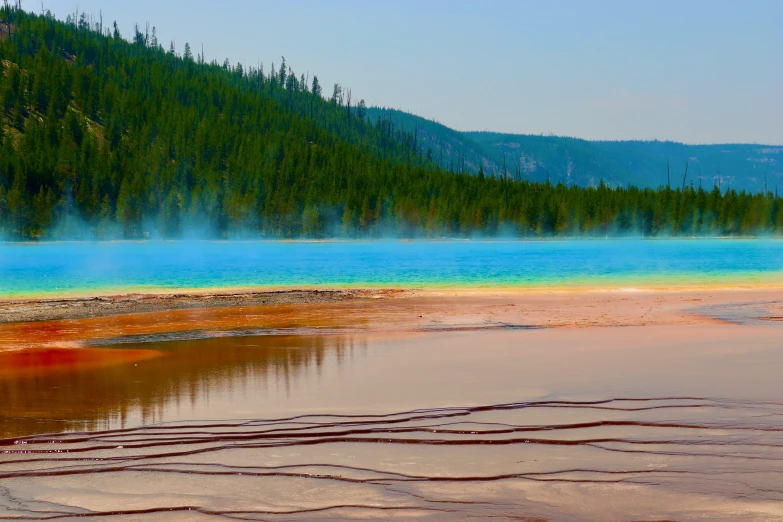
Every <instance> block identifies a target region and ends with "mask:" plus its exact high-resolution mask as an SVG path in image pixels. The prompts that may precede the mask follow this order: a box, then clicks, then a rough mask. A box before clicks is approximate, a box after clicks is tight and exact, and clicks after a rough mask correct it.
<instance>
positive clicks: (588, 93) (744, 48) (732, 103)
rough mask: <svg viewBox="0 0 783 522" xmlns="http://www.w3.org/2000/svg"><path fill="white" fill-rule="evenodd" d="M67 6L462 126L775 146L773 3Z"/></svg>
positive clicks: (779, 138)
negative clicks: (311, 76)
mask: <svg viewBox="0 0 783 522" xmlns="http://www.w3.org/2000/svg"><path fill="white" fill-rule="evenodd" d="M77 3H78V5H79V9H80V10H83V11H87V12H88V13H90V12H91V13H94V14H95V15H96V16H97V14H98V12H99V11H102V12H103V17H104V23H107V22H111V21H112V20H117V22H118V23H119V26H120V29H121V31H122V33H123V35H125V36H126V37H127V36H128V35H129V34H130V33H131V30H132V28H133V24H134V23H136V22H138V23H139V24H140V25H141V26H142V27H143V26H144V23H145V22H149V23H150V25H154V26H156V27H157V30H158V35H159V37H160V39H162V41H163V42H164V45H166V46H168V42H169V41H171V40H174V41H175V42H176V47H177V50H178V52H181V51H182V48H183V47H184V44H185V42H189V43H190V44H191V46H192V47H193V48H194V50H196V49H200V47H201V44H202V42H203V44H204V47H205V51H206V52H205V54H206V57H207V60H212V59H217V60H218V61H220V62H222V61H223V60H224V59H225V58H226V57H229V58H230V59H231V61H232V63H236V62H243V63H245V64H247V65H251V64H252V65H255V64H256V63H257V62H258V60H261V61H262V62H263V63H264V65H265V69H266V70H267V71H268V70H269V65H270V64H271V63H272V62H274V63H275V64H276V65H278V64H279V63H280V56H285V57H286V60H287V61H288V64H289V65H291V66H292V67H293V68H294V70H295V71H296V72H297V73H302V72H307V71H309V72H311V73H315V74H317V75H318V77H319V80H320V81H321V83H322V85H325V86H326V88H325V89H324V90H325V91H331V87H330V86H331V85H332V83H334V82H341V83H343V84H344V85H345V86H347V87H350V88H351V89H352V91H353V95H354V98H355V99H358V98H364V99H365V100H366V101H367V103H368V104H371V105H382V106H388V107H394V108H399V109H403V110H407V111H410V112H413V113H416V114H420V115H422V116H425V117H428V118H433V119H436V120H438V121H440V122H442V123H444V124H446V125H449V126H451V127H454V128H457V129H461V130H495V131H499V132H511V133H533V134H539V133H544V134H548V133H554V134H558V135H568V136H577V137H583V138H589V139H671V140H678V141H685V142H689V143H718V142H761V143H773V144H783V0H767V1H763V0H757V1H749V0H744V1H740V0H737V1H722V0H704V1H698V0H692V1H683V0H680V1H669V0H655V1H636V0H617V1H614V0H602V1H598V0H596V1H592V2H588V1H557V0H530V1H525V0H495V1H491V0H485V1H479V0H475V1H462V0H419V1H413V0H388V1H383V2H381V1H379V0H307V1H306V0H300V1H296V0H292V1H282V0H276V1H257V0H222V1H220V2H217V1H214V0H212V1H206V0H193V1H188V2H182V1H173V0H133V1H113V0H112V1H105V0H104V1H100V0H78V2H76V1H74V0H44V6H45V7H46V8H47V9H50V10H51V11H52V12H53V13H54V14H55V15H57V17H58V18H65V16H66V15H67V14H68V13H69V12H73V11H74V10H75V8H76V5H77ZM23 5H24V7H25V8H27V9H33V8H34V9H36V10H39V9H40V1H39V0H37V2H33V1H32V0H24V3H23Z"/></svg>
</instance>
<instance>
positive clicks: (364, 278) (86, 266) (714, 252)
mask: <svg viewBox="0 0 783 522" xmlns="http://www.w3.org/2000/svg"><path fill="white" fill-rule="evenodd" d="M712 284H719V285H730V286H731V285H755V284H776V285H783V241H774V240H682V241H677V240H669V241H641V240H638V241H531V242H524V241H443V242H439V241H433V242H426V241H422V242H348V241H346V242H273V241H231V242H220V241H193V242H177V241H174V242H154V241H150V242H105V243H89V242H84V243H79V242H64V243H40V244H13V243H4V244H0V297H25V296H39V295H67V294H96V293H103V292H112V291H131V290H139V291H148V290H172V289H206V288H247V287H403V288H411V287H413V288H415V287H442V286H445V287H452V286H455V287H535V286H542V287H560V286H588V287H589V286H619V287H629V286H630V287H633V286H635V285H636V286H667V285H677V286H691V285H694V286H699V285H712Z"/></svg>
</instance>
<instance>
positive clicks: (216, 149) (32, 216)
mask: <svg viewBox="0 0 783 522" xmlns="http://www.w3.org/2000/svg"><path fill="white" fill-rule="evenodd" d="M0 27H4V28H5V30H4V31H3V32H2V33H0V238H5V239H10V240H26V239H49V238H51V239H57V238H145V237H150V238H152V237H175V238H176V237H187V236H189V235H198V236H206V237H235V236H249V237H336V236H343V237H380V236H404V237H415V236H428V237H443V236H449V237H451V236H463V237H464V236H471V235H474V234H480V235H482V236H495V235H517V236H523V237H547V236H558V235H559V236H578V237H582V236H586V237H590V236H599V237H605V236H607V235H618V236H628V235H630V236H637V235H644V236H645V237H646V236H650V235H653V236H654V235H659V236H660V235H751V234H764V235H770V234H783V204H781V203H782V201H783V200H781V198H778V197H776V196H774V195H773V194H772V193H769V192H767V193H764V194H758V193H757V194H749V193H744V192H741V191H737V190H734V189H732V190H725V189H724V190H723V191H718V190H712V191H709V190H698V187H696V188H693V189H692V188H691V187H690V185H688V186H687V187H685V189H683V188H682V187H680V186H679V184H676V185H674V184H673V185H672V189H668V188H667V189H663V190H649V189H646V190H645V189H639V188H633V187H632V188H624V185H622V184H620V183H614V184H615V185H616V186H617V187H619V188H613V187H611V186H609V185H608V184H602V183H600V182H599V183H597V184H596V186H595V187H592V188H579V187H576V186H573V185H571V184H568V185H566V184H564V183H558V181H559V180H558V179H557V177H556V176H553V175H550V176H549V178H550V181H551V183H537V182H534V181H531V180H532V179H538V178H537V177H535V176H533V175H529V176H522V175H520V176H518V177H517V180H516V181H515V180H514V179H513V176H509V177H493V176H491V175H486V176H484V175H478V176H474V175H470V174H469V173H468V172H469V171H470V170H471V169H472V165H475V164H477V165H478V169H477V170H482V171H487V173H488V174H491V172H492V171H493V170H494V171H495V173H496V174H497V173H498V172H499V171H500V168H502V164H501V163H500V162H502V156H503V154H502V151H500V150H499V147H497V146H494V145H493V143H492V141H491V140H489V141H487V140H485V139H484V138H487V136H466V135H464V134H459V133H455V132H454V131H449V130H448V129H445V128H443V127H442V126H438V125H437V124H434V123H431V124H428V125H425V123H424V122H422V124H421V128H418V126H417V125H416V124H414V125H413V128H412V129H411V128H410V127H406V126H405V125H404V124H403V123H402V120H401V119H400V118H399V117H398V115H397V114H379V113H373V112H372V111H369V113H365V108H364V107H363V104H362V103H361V102H356V101H355V100H351V97H350V94H349V92H348V91H345V90H341V89H340V88H339V86H335V87H334V88H333V89H332V93H333V94H332V95H331V96H329V97H328V98H326V97H324V96H323V92H322V89H321V87H320V85H319V84H318V82H317V80H316V78H315V77H313V78H302V76H301V75H300V76H297V75H296V74H295V73H294V72H293V70H292V69H291V68H290V67H288V66H282V64H280V65H279V66H278V68H277V69H276V70H275V69H274V68H273V67H270V69H269V71H267V72H265V71H264V70H262V69H261V68H259V69H254V68H249V69H246V68H244V67H243V66H242V65H241V64H237V65H234V66H232V65H230V63H229V61H228V60H227V61H226V62H224V63H223V64H219V63H216V62H213V63H209V64H207V63H204V60H203V59H202V58H201V57H200V56H194V55H193V53H192V51H191V50H190V48H189V46H186V47H185V49H184V51H183V53H182V55H179V54H177V53H176V52H174V50H173V49H171V50H166V49H165V48H164V46H163V45H162V44H161V43H160V42H157V41H156V38H155V33H154V30H153V31H152V32H151V33H150V34H147V33H146V32H145V33H142V32H141V31H139V30H138V29H137V30H136V31H135V37H134V38H133V41H132V42H128V41H126V40H124V39H122V38H121V37H120V34H119V30H118V28H116V26H115V27H100V26H96V24H92V23H90V22H89V19H88V18H87V17H86V16H82V17H80V18H79V20H72V19H69V20H66V21H58V20H55V19H54V18H53V17H52V16H51V15H49V14H47V15H42V16H39V15H35V14H32V13H26V12H24V11H21V10H14V9H10V8H8V6H4V7H3V8H0ZM436 138H437V140H436ZM447 142H448V143H447ZM585 143H587V142H585ZM502 147H506V145H502ZM502 147H501V148H502ZM509 147H511V148H513V145H510V146H509ZM496 149H498V150H496ZM442 153H443V154H442ZM492 154H494V155H495V160H494V161H495V163H494V164H489V163H486V162H489V161H493V160H492V159H491V157H492V156H491V155H492ZM449 157H450V158H451V159H450V161H449V162H448V164H447V161H446V160H447V158H449ZM509 157H510V155H509V153H506V159H507V160H508V159H509ZM487 158H490V159H487ZM437 165H441V168H438V166H437ZM491 165H494V167H491ZM490 167H491V168H490ZM508 170H509V171H510V172H513V168H512V167H510V166H509V167H508ZM604 179H605V180H606V181H611V179H609V176H606V177H605V178H604Z"/></svg>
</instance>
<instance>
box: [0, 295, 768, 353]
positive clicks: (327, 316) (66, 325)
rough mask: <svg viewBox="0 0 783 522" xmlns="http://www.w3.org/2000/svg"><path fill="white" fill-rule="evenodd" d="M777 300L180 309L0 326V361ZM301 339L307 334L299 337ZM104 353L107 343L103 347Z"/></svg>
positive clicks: (411, 301) (607, 321)
mask: <svg viewBox="0 0 783 522" xmlns="http://www.w3.org/2000/svg"><path fill="white" fill-rule="evenodd" d="M782 295H783V292H781V291H780V290H776V289H766V290H730V291H729V290H723V291H720V290H709V291H690V292H661V291H641V292H635V291H628V292H622V291H605V292H601V291H594V292H551V293H523V292H511V291H507V292H504V293H500V294H494V293H476V292H475V291H469V292H459V291H451V292H436V291H420V292H406V293H403V294H400V295H399V296H398V297H394V298H389V299H352V300H346V301H340V302H324V303H301V304H280V305H277V304H275V305H253V306H231V307H218V308H199V309H179V310H168V311H155V312H145V313H134V314H121V315H110V316H104V317H100V316H99V317H91V318H86V319H68V320H53V321H40V322H30V323H7V324H2V325H0V352H2V351H17V350H22V349H30V348H78V347H86V346H90V343H94V342H96V341H105V340H107V339H117V338H120V339H122V338H127V337H128V336H136V337H139V339H138V340H144V339H143V336H149V335H160V334H166V333H172V332H198V333H199V335H200V336H204V337H208V336H210V335H218V334H220V333H221V332H227V331H228V332H230V331H234V332H237V331H240V330H243V329H246V330H248V332H247V334H248V335H256V334H259V333H319V332H320V333H324V332H328V331H330V330H333V329H340V330H354V331H355V330H359V331H362V332H371V331H375V332H382V333H383V332H389V333H390V332H405V331H430V330H440V329H454V328H472V329H476V328H493V327H501V326H504V325H506V326H508V325H515V326H524V327H547V328H552V327H586V326H634V325H636V326H645V325H655V324H694V323H715V322H720V321H721V320H722V319H717V318H716V317H715V316H714V315H709V314H708V313H707V311H708V309H709V308H710V307H713V308H714V307H727V306H729V307H731V306H735V305H736V306H739V307H743V306H744V307H748V306H751V305H750V304H749V303H751V304H752V303H757V302H763V303H767V304H766V305H765V306H767V308H768V309H767V310H766V312H765V314H763V315H764V316H765V317H767V318H768V320H770V321H771V320H773V319H775V318H776V317H779V316H780V315H783V314H782V313H781V312H780V307H781V305H780V302H779V300H780V299H781V296H782ZM304 330H306V332H305V331H304ZM103 344H106V343H103Z"/></svg>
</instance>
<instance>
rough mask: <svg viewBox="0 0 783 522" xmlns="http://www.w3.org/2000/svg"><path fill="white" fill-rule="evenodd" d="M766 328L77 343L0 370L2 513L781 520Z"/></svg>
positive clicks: (773, 339) (777, 342) (782, 393)
mask: <svg viewBox="0 0 783 522" xmlns="http://www.w3.org/2000/svg"><path fill="white" fill-rule="evenodd" d="M781 339H783V330H781V329H780V328H779V327H777V326H775V325H774V324H773V325H766V326H765V325H761V326H743V325H729V324H724V325H715V324H700V325H675V326H652V327H649V326H648V327H618V328H574V329H569V328H560V329H543V330H511V331H461V332H437V333H418V334H406V335H398V336H388V335H384V336H380V335H374V334H370V333H352V334H342V335H338V334H335V333H332V334H329V335H300V336H290V335H289V336H283V335H272V336H259V337H227V338H214V339H201V340H195V341H169V342H158V343H144V344H136V345H133V344H123V345H122V347H121V348H95V349H88V350H83V352H84V353H85V354H90V355H84V356H83V357H84V358H85V359H86V360H89V361H95V360H98V361H101V362H100V364H98V363H90V364H72V365H59V366H58V365H52V364H49V363H47V362H40V364H38V365H37V366H36V364H35V363H34V362H32V363H30V364H26V365H25V371H24V372H13V373H10V372H6V373H2V372H0V404H2V405H3V407H2V410H0V432H2V433H3V434H4V435H3V436H4V437H6V438H5V439H4V440H2V441H0V451H2V453H0V517H18V518H20V519H42V518H51V517H58V518H68V517H71V516H88V517H90V516H92V517H120V518H122V519H139V520H148V519H149V520H153V519H160V518H163V517H165V519H167V520H191V519H193V520H198V519H202V518H203V519H205V520H206V519H207V518H210V517H220V518H231V519H240V520H244V519H248V520H344V519H346V518H353V519H371V520H372V519H381V520H387V519H389V518H408V519H412V520H420V519H425V520H426V519H433V520H469V519H476V520H484V519H487V518H490V517H491V518H495V519H501V520H504V519H507V520H574V521H577V520H578V521H581V520H590V521H593V520H595V521H599V520H600V521H603V520H647V521H653V520H765V521H766V520H783V386H781V378H780V376H781V375H783V372H782V370H783V346H782V345H783V343H781ZM115 350H117V351H118V352H119V350H122V351H123V352H124V353H123V356H122V357H117V358H116V359H113V358H112V357H111V355H110V354H112V353H118V352H113V351H115ZM144 350H152V352H148V353H149V354H151V356H149V357H146V358H145V357H140V356H136V355H134V358H133V359H132V360H131V359H125V357H126V356H127V355H128V354H140V353H143V352H144ZM49 356H51V353H50V354H49ZM49 356H47V357H49ZM47 360H48V359H47ZM45 432H49V433H52V432H61V433H60V434H59V435H48V436H35V435H33V434H35V433H45Z"/></svg>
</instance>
